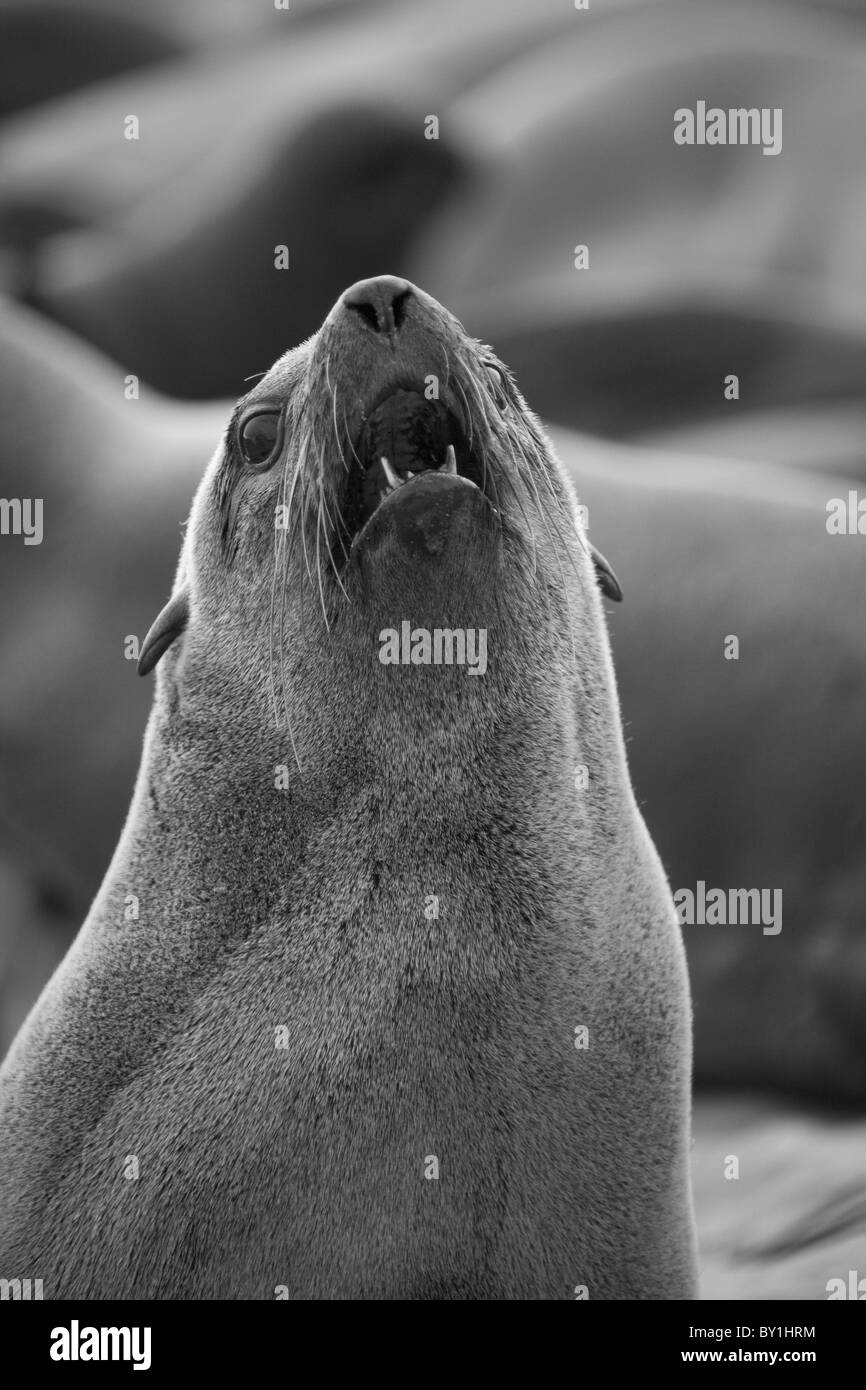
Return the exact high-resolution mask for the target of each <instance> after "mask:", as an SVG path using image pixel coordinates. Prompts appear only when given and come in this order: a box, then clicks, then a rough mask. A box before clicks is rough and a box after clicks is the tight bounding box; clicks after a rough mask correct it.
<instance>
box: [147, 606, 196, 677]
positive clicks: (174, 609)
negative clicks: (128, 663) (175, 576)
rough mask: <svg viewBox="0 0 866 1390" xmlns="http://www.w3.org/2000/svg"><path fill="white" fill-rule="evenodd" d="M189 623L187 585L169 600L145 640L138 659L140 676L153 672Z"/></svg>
mask: <svg viewBox="0 0 866 1390" xmlns="http://www.w3.org/2000/svg"><path fill="white" fill-rule="evenodd" d="M188 622H189V589H188V587H187V586H186V585H184V587H183V588H182V589H179V590H178V591H177V593H176V594H175V595H174V598H171V599H169V601H168V603H167V604H166V605H165V607H164V608H163V610H162V612H161V613H160V615H159V617H158V618H157V620H156V622H155V623H154V624H153V627H152V628H151V629H150V632H149V633H148V634H147V636H146V637H145V639H144V644H143V646H142V648H141V655H140V656H139V658H138V674H139V675H140V676H146V675H147V673H148V672H149V671H152V670H153V668H154V666H155V665H156V663H157V662H158V661H159V658H160V657H161V656H162V654H163V652H167V651H168V649H169V647H170V646H171V644H172V642H173V641H174V640H175V638H177V637H179V636H180V634H181V633H182V632H183V630H184V628H185V627H186V625H187V623H188Z"/></svg>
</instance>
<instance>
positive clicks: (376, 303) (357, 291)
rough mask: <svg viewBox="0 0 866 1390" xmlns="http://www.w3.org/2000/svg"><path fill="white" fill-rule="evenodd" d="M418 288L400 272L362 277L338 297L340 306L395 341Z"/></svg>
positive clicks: (366, 325)
mask: <svg viewBox="0 0 866 1390" xmlns="http://www.w3.org/2000/svg"><path fill="white" fill-rule="evenodd" d="M414 293H415V291H414V288H413V286H412V285H410V284H409V281H408V280H400V279H399V278H398V277H397V276H396V275H377V276H375V277H374V278H373V279H372V280H358V281H357V282H356V283H355V284H354V285H350V286H349V288H348V289H347V290H346V291H345V293H344V294H342V295H341V296H340V299H339V300H338V308H339V309H340V310H342V311H344V312H346V313H348V315H349V316H350V318H353V319H355V320H360V322H361V323H362V324H364V325H365V327H366V328H368V329H370V330H372V332H373V333H379V334H381V335H382V336H383V337H386V338H389V339H390V340H391V341H392V342H393V340H394V338H395V337H396V336H397V334H398V333H399V332H400V330H401V328H402V327H403V325H404V323H405V322H406V313H407V309H408V305H409V301H410V300H411V299H412V297H413V295H414Z"/></svg>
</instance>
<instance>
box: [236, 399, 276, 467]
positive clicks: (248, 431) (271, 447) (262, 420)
mask: <svg viewBox="0 0 866 1390" xmlns="http://www.w3.org/2000/svg"><path fill="white" fill-rule="evenodd" d="M281 426H282V415H281V413H280V411H278V410H266V411H261V412H260V413H259V414H258V415H248V416H247V418H246V419H245V420H242V421H241V424H240V427H239V429H238V442H239V444H240V450H241V454H242V455H243V460H244V463H248V464H249V466H250V468H264V467H266V465H267V464H269V463H272V462H273V460H274V457H275V456H276V453H277V451H278V449H279V446H280V437H281V434H282V428H281Z"/></svg>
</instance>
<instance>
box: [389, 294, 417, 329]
mask: <svg viewBox="0 0 866 1390" xmlns="http://www.w3.org/2000/svg"><path fill="white" fill-rule="evenodd" d="M411 298H412V291H411V290H404V291H403V293H402V294H398V295H397V296H396V297H395V298H394V299H393V300H392V301H391V314H392V316H393V319H394V327H395V328H396V329H397V331H398V332H399V330H400V329H401V328H402V327H403V323H404V321H405V319H406V306H407V304H408V302H409V300H410V299H411Z"/></svg>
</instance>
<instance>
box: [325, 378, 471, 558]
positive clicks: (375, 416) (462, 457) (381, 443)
mask: <svg viewBox="0 0 866 1390" xmlns="http://www.w3.org/2000/svg"><path fill="white" fill-rule="evenodd" d="M434 472H435V473H441V474H443V475H444V476H448V475H451V476H457V475H459V476H460V477H462V478H465V479H467V481H469V482H471V483H474V484H475V486H476V487H477V488H479V489H480V490H481V491H482V492H483V491H484V469H483V466H482V464H481V461H480V459H479V458H478V456H477V455H476V453H475V451H474V450H473V448H472V447H471V444H470V441H469V439H467V437H466V433H465V431H464V429H463V425H462V424H461V422H460V420H458V418H457V417H456V415H454V414H453V413H452V412H451V411H450V410H448V409H447V408H446V407H445V406H444V405H443V404H442V402H441V401H433V400H427V398H426V397H425V396H424V395H423V393H422V392H421V391H418V390H413V389H411V388H408V389H402V388H401V389H398V390H395V391H393V392H391V393H390V394H389V395H387V396H386V397H385V398H384V399H383V400H381V401H379V402H378V404H377V405H376V406H375V408H374V409H373V410H372V411H371V412H370V414H369V415H368V416H367V417H366V419H365V421H364V425H363V428H362V429H361V432H360V435H359V436H358V438H357V439H356V440H355V442H354V444H353V446H352V456H351V462H350V468H349V480H348V484H347V488H346V499H345V505H344V508H343V519H344V522H345V527H346V532H347V533H348V534H347V541H348V542H349V544H350V545H351V544H352V543H354V542H355V541H356V540H357V538H358V536H359V535H360V534H361V532H362V531H363V529H364V527H365V526H366V525H367V522H368V521H369V520H370V518H371V517H372V516H373V514H374V513H375V512H377V511H378V510H379V507H380V506H381V505H382V503H383V502H385V500H386V499H387V498H388V497H390V496H391V495H392V494H393V493H395V492H396V491H397V490H398V489H400V488H403V487H406V486H409V485H410V484H411V482H412V480H413V479H414V478H417V477H419V476H420V475H422V474H425V473H428V474H429V473H434Z"/></svg>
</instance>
